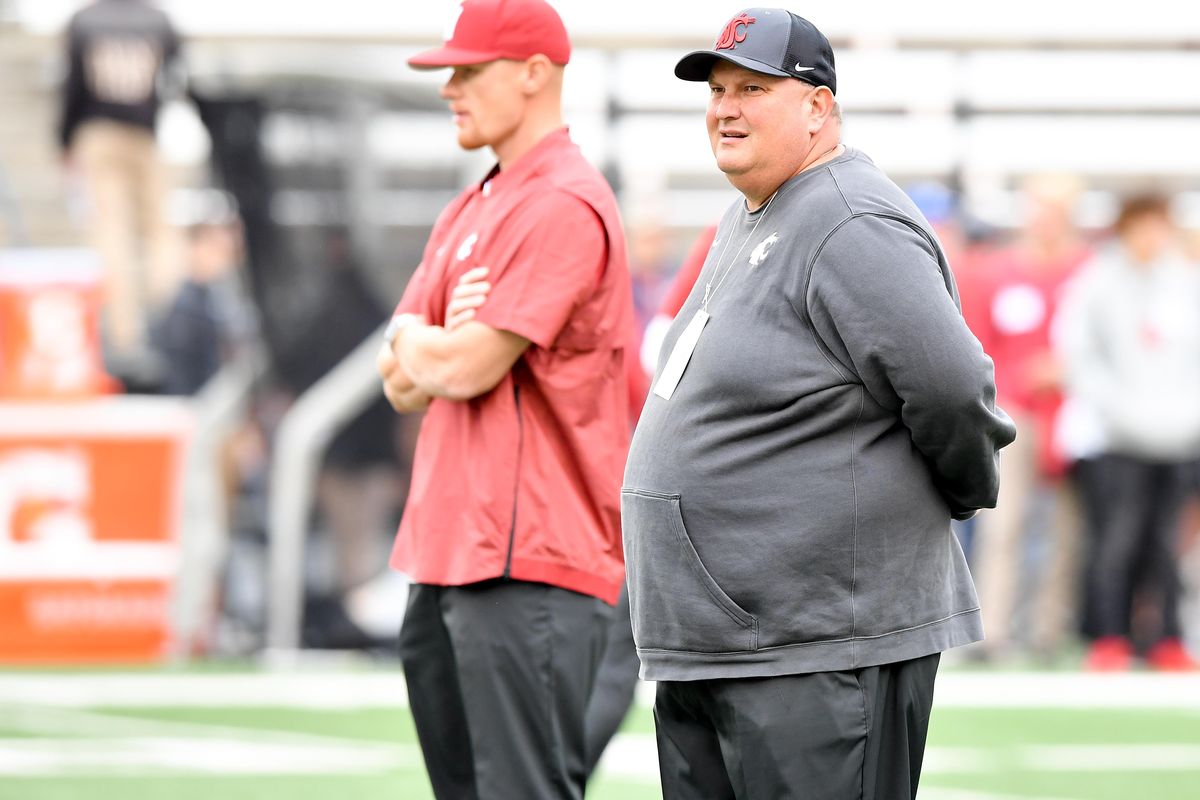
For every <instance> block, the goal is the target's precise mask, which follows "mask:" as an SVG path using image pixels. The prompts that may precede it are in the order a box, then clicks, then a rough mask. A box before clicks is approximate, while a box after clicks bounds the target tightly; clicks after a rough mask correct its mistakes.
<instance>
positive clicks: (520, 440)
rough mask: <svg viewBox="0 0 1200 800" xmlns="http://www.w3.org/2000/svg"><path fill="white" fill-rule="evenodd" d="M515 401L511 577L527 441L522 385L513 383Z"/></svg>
mask: <svg viewBox="0 0 1200 800" xmlns="http://www.w3.org/2000/svg"><path fill="white" fill-rule="evenodd" d="M513 401H514V402H515V403H516V407H517V468H516V470H514V472H515V473H516V479H515V480H514V481H513V510H512V527H511V528H510V529H509V531H508V554H507V555H506V556H505V557H504V577H505V578H508V577H509V572H510V571H511V570H512V557H513V546H514V545H515V544H516V541H517V498H518V497H519V496H520V493H521V450H522V446H523V445H524V443H525V423H524V421H523V420H522V419H521V387H520V386H517V385H516V384H515V383H514V384H513Z"/></svg>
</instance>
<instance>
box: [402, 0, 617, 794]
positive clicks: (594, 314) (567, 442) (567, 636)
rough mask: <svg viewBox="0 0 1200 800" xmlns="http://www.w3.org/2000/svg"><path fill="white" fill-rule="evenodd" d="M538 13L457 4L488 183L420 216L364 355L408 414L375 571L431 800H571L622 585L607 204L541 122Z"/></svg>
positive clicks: (464, 116) (557, 40)
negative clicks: (376, 343) (394, 582)
mask: <svg viewBox="0 0 1200 800" xmlns="http://www.w3.org/2000/svg"><path fill="white" fill-rule="evenodd" d="M569 58H570V43H569V41H568V39H567V35H566V31H565V29H564V28H563V26H562V22H561V20H560V19H559V17H558V15H557V14H556V13H555V12H554V11H553V9H552V8H551V7H550V6H549V5H547V4H546V3H545V2H543V0H466V1H465V2H464V3H462V5H461V8H460V9H459V10H458V11H457V16H456V18H455V21H454V22H453V24H452V30H451V32H450V34H449V38H448V39H447V41H446V43H445V45H444V46H443V47H441V48H439V49H436V50H433V51H429V52H427V53H422V54H420V55H418V56H416V57H414V58H413V59H411V60H410V63H411V64H412V65H414V66H417V67H421V68H433V67H452V68H453V73H452V74H451V76H450V78H449V79H448V81H447V82H446V84H445V86H444V87H443V89H442V97H443V98H444V99H446V100H447V101H448V103H449V106H450V110H451V111H452V113H453V114H454V121H455V124H456V126H457V132H458V141H459V144H460V145H461V146H462V147H464V148H465V149H476V148H479V147H485V146H486V147H489V148H490V149H491V150H492V151H493V152H494V153H495V155H496V157H497V160H498V162H499V163H498V164H497V166H496V167H495V168H493V169H492V170H491V172H490V173H489V174H488V175H487V176H486V178H485V179H484V180H483V181H482V182H480V183H479V184H477V185H474V186H472V187H470V188H468V189H467V190H466V191H464V192H463V193H462V195H460V196H459V197H458V198H457V199H456V200H454V201H453V202H452V203H451V204H450V205H449V206H448V207H447V208H446V210H445V211H444V212H443V213H442V215H441V217H440V218H439V220H438V222H437V224H436V225H435V227H434V230H433V232H432V234H431V236H430V239H429V242H428V244H427V246H426V248H425V253H424V257H423V259H422V261H421V264H420V266H419V267H418V269H417V271H416V273H415V274H414V275H413V278H412V281H411V282H410V285H409V287H408V289H407V290H406V291H405V294H404V297H403V299H402V300H401V302H400V304H399V306H398V307H397V309H396V315H395V317H394V318H393V323H392V325H391V326H390V327H389V335H390V336H389V341H388V343H387V344H385V346H384V347H383V348H382V350H381V352H380V356H379V369H380V373H381V374H382V376H383V377H384V391H385V393H386V394H387V396H388V399H389V400H390V402H391V403H392V405H393V407H394V408H396V409H397V410H398V411H401V412H405V411H414V410H419V409H427V413H426V416H425V419H424V421H423V422H422V427H421V432H420V436H419V438H418V443H417V451H416V455H415V460H414V465H413V479H412V487H411V489H410V492H409V499H408V504H407V507H406V508H405V512H404V519H403V521H402V523H401V526H400V531H399V533H398V535H397V537H396V543H395V547H394V550H393V554H392V561H391V563H392V566H393V567H395V568H396V569H398V570H400V571H402V572H404V573H406V574H408V575H409V576H410V577H411V578H412V579H413V580H414V585H413V586H412V588H411V590H410V595H409V604H408V609H407V612H406V614H405V620H404V628H403V630H402V632H401V641H400V653H401V660H402V662H403V665H404V670H405V677H406V679H407V681H408V686H409V698H410V703H411V707H412V711H413V717H414V720H415V722H416V726H417V732H418V736H419V738H420V741H421V746H422V751H423V753H424V755H425V763H426V766H427V768H428V770H429V776H430V781H431V783H432V785H433V788H434V792H435V794H436V795H437V796H438V797H447V798H458V797H480V798H483V797H492V796H498V795H497V794H496V793H497V792H506V793H508V794H505V795H504V796H513V797H538V798H555V797H570V798H575V797H582V792H583V784H584V779H585V770H584V761H585V758H584V756H585V736H584V721H583V720H584V711H585V708H586V706H587V701H588V698H589V696H590V695H591V693H592V685H593V681H594V678H595V674H596V669H597V666H598V664H599V661H600V658H601V655H602V653H603V650H604V642H605V637H606V636H607V631H608V625H609V620H610V618H611V614H612V610H611V607H610V605H611V604H612V603H613V602H615V601H616V599H617V596H618V594H619V591H620V587H621V585H622V582H623V574H624V573H623V561H622V554H621V545H620V521H619V512H618V498H619V489H620V481H621V476H622V472H623V468H624V461H625V455H626V447H627V438H628V427H629V421H628V414H629V399H628V391H629V390H628V386H627V378H626V373H627V366H626V363H625V362H626V359H627V358H636V354H635V353H633V352H631V351H630V343H631V342H632V341H633V314H632V295H631V291H630V280H629V270H628V266H627V260H626V250H625V241H624V235H623V233H622V230H621V226H620V221H619V218H618V213H617V205H616V200H615V198H614V197H613V194H612V191H611V189H609V187H608V185H607V184H606V183H605V182H604V179H603V177H602V176H601V175H600V173H599V172H598V171H597V170H596V169H595V168H593V167H591V166H590V165H589V164H587V162H586V161H584V159H583V157H582V155H581V154H580V152H579V150H578V148H577V147H576V146H575V145H574V144H572V142H571V140H570V138H569V136H568V134H567V131H566V129H565V128H564V127H563V124H562V114H561V87H562V75H563V66H564V65H565V64H566V63H567V61H568V60H569Z"/></svg>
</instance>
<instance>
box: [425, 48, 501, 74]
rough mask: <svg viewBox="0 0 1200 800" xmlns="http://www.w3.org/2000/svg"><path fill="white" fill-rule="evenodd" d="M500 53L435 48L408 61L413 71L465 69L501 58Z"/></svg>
mask: <svg viewBox="0 0 1200 800" xmlns="http://www.w3.org/2000/svg"><path fill="white" fill-rule="evenodd" d="M503 57H504V56H503V55H501V54H500V53H495V52H484V51H481V50H466V49H463V48H461V47H445V46H443V47H435V48H434V49H432V50H426V51H425V52H423V53H417V54H416V55H415V56H413V57H412V58H410V59H409V60H408V65H409V66H410V67H412V68H413V69H442V68H443V67H465V66H468V65H470V64H486V63H487V62H489V61H496V60H498V59H501V58H503Z"/></svg>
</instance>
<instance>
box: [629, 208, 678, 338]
mask: <svg viewBox="0 0 1200 800" xmlns="http://www.w3.org/2000/svg"><path fill="white" fill-rule="evenodd" d="M670 244H671V236H670V232H669V231H668V230H667V229H666V228H665V227H663V225H662V223H660V222H659V221H658V220H656V219H653V218H651V217H646V218H643V219H641V220H639V221H637V222H636V223H635V224H634V225H633V226H632V228H631V230H630V232H629V277H630V279H631V281H632V283H633V315H634V321H635V323H636V324H637V334H638V337H639V342H640V337H641V335H642V334H643V333H644V332H645V330H646V326H647V325H648V324H649V323H650V320H651V319H653V318H654V315H655V313H656V312H657V311H658V307H659V305H661V304H662V299H663V296H664V295H666V293H667V289H668V288H670V286H671V277H672V275H674V274H675V271H676V269H677V268H678V264H676V263H675V262H674V261H673V260H672V259H671V248H670Z"/></svg>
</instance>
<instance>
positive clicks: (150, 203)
mask: <svg viewBox="0 0 1200 800" xmlns="http://www.w3.org/2000/svg"><path fill="white" fill-rule="evenodd" d="M72 155H73V156H74V158H75V159H76V160H77V161H78V163H79V165H80V167H81V169H82V170H83V176H84V179H85V180H86V182H87V186H88V193H89V195H90V199H91V205H92V209H91V219H90V229H91V230H90V238H91V244H92V247H94V248H95V249H96V252H97V253H99V255H100V258H101V261H102V262H103V265H104V289H105V307H104V320H105V321H104V334H105V341H106V345H107V346H108V347H109V348H111V349H112V350H113V351H117V352H122V351H124V352H128V351H130V350H134V349H137V348H138V347H139V346H141V345H142V344H144V339H143V336H144V335H145V331H146V325H147V322H148V320H149V318H150V315H151V314H152V313H153V311H154V310H156V309H158V308H160V307H162V306H163V305H165V304H166V303H167V302H169V301H170V299H171V297H172V296H173V294H174V292H175V289H176V287H177V286H178V283H179V280H180V277H181V273H182V269H181V264H180V256H179V247H178V244H177V237H176V234H175V232H174V231H173V230H172V228H171V226H170V225H169V224H168V222H167V219H166V213H165V212H166V181H165V178H164V170H163V167H162V164H161V162H160V161H159V159H158V152H157V149H156V147H155V142H154V135H153V134H152V133H151V132H149V131H146V130H144V129H142V128H139V127H137V126H134V125H125V124H122V123H118V122H110V121H106V120H93V121H90V122H85V123H84V124H83V125H81V126H80V127H79V130H78V131H77V132H76V134H75V138H74V144H73V145H72Z"/></svg>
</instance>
